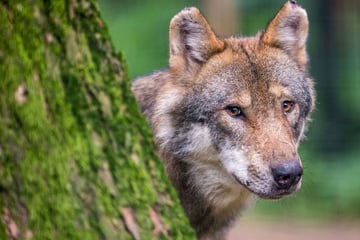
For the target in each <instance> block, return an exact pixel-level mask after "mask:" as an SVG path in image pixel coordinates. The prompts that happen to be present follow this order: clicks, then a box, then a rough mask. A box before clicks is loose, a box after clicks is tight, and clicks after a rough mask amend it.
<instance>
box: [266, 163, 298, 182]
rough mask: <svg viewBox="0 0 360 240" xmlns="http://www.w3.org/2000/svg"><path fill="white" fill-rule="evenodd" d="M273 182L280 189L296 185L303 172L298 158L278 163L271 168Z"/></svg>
mask: <svg viewBox="0 0 360 240" xmlns="http://www.w3.org/2000/svg"><path fill="white" fill-rule="evenodd" d="M271 171H272V174H273V177H274V180H275V183H276V185H277V187H278V188H280V189H289V188H290V187H292V186H294V185H296V184H297V183H298V182H299V181H300V179H301V176H302V174H303V168H302V167H301V165H300V162H299V161H298V160H293V161H286V162H282V163H279V164H277V165H275V166H274V167H272V168H271Z"/></svg>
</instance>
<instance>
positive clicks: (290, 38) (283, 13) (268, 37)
mask: <svg viewBox="0 0 360 240" xmlns="http://www.w3.org/2000/svg"><path fill="white" fill-rule="evenodd" d="M308 28H309V21H308V18H307V13H306V11H305V10H304V9H303V8H301V7H300V6H299V5H298V4H297V3H296V1H295V0H290V1H288V2H286V3H285V4H284V6H283V7H282V8H281V9H280V11H279V12H278V13H277V14H276V16H275V17H274V18H273V19H272V20H271V21H270V23H269V24H268V26H267V28H266V30H265V33H264V34H263V36H262V38H261V40H262V41H263V42H264V43H265V44H267V45H270V46H273V47H277V48H281V49H283V50H285V51H286V52H287V53H288V54H289V55H290V56H291V57H293V58H294V60H295V61H296V62H297V64H298V65H299V67H300V68H302V69H305V68H306V64H307V54H306V47H305V44H306V39H307V35H308Z"/></svg>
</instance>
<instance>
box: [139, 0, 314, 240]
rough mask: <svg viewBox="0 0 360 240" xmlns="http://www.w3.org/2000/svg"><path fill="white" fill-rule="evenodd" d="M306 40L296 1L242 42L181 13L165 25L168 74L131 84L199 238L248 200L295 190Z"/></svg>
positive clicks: (308, 101)
mask: <svg viewBox="0 0 360 240" xmlns="http://www.w3.org/2000/svg"><path fill="white" fill-rule="evenodd" d="M307 33H308V19H307V14H306V12H305V10H304V9H302V8H301V7H300V6H298V5H297V3H296V2H295V1H289V2H287V3H286V4H285V5H284V6H283V7H282V8H281V9H280V11H279V12H278V14H277V15H276V16H275V17H274V19H273V20H272V21H271V22H270V23H269V24H268V26H267V28H266V30H265V31H264V32H260V33H259V34H258V35H257V36H255V37H250V38H235V37H232V38H226V39H220V38H218V37H217V36H216V35H215V33H214V32H213V31H212V29H211V27H210V26H209V24H208V23H207V21H206V20H205V19H204V17H203V16H202V15H201V14H200V12H199V10H198V9H196V8H186V9H184V10H182V11H181V12H180V13H178V14H177V15H176V16H175V17H174V18H173V19H172V21H171V24H170V59H169V67H168V68H167V69H165V70H162V71H159V72H156V73H153V74H151V75H148V76H145V77H142V78H139V79H137V80H136V81H135V82H134V83H133V91H134V93H135V96H136V98H137V100H138V103H139V105H140V107H141V109H142V111H143V113H144V114H145V116H146V117H147V119H148V120H149V122H150V124H151V127H152V129H153V131H154V135H155V139H156V142H157V144H158V146H159V152H160V156H161V158H162V160H163V162H164V164H165V167H166V170H167V172H168V174H169V176H170V178H171V180H172V182H173V184H174V185H175V187H176V188H177V190H178V192H179V196H180V198H181V201H182V203H183V206H184V208H185V211H186V212H187V214H188V216H189V218H190V221H191V223H192V224H193V225H194V226H195V228H197V230H198V233H199V232H201V231H203V230H204V228H205V227H204V226H205V225H207V226H211V224H212V223H214V222H218V223H222V224H225V223H226V222H228V220H229V219H232V218H233V216H234V215H235V214H236V213H237V212H238V210H239V209H241V208H243V207H244V205H246V202H247V200H248V199H250V198H251V196H252V194H255V195H257V196H260V197H263V198H271V199H277V198H281V197H283V196H285V195H289V194H291V193H293V192H295V191H296V190H298V189H299V188H300V185H301V178H302V173H303V169H302V164H301V160H300V157H299V155H298V153H297V148H298V145H299V143H300V141H301V139H302V138H303V135H304V130H305V129H306V123H307V121H308V115H309V113H310V112H311V110H312V109H313V106H314V91H313V84H312V80H311V78H310V77H309V75H308V72H307V62H308V60H307V54H306V49H305V42H306V38H307ZM197 209H201V211H200V212H199V210H197ZM199 229H200V230H199ZM201 229H202V230H201ZM204 231H205V230H204Z"/></svg>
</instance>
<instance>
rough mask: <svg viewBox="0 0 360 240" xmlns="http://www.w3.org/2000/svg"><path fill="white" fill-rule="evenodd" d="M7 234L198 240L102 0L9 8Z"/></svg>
mask: <svg viewBox="0 0 360 240" xmlns="http://www.w3.org/2000/svg"><path fill="white" fill-rule="evenodd" d="M0 31H1V32H0V78H1V80H0V196H1V197H0V206H1V209H0V216H1V222H0V239H72V240H73V239H159V238H163V239H169V238H174V239H185V238H186V239H188V238H191V237H193V236H194V235H193V231H192V229H191V228H190V227H189V224H188V222H187V220H186V217H185V215H184V213H183V211H182V209H181V207H180V205H179V201H178V199H177V197H176V192H175V191H174V189H173V188H172V186H171V184H170V182H169V180H168V179H167V176H166V175H165V173H164V170H163V166H162V164H161V162H160V161H159V159H158V158H157V157H156V155H155V154H154V151H153V149H154V147H153V144H152V141H151V132H150V130H149V128H148V125H147V123H146V121H145V120H144V118H143V117H142V116H141V114H140V112H139V111H138V108H137V105H136V102H135V99H134V97H133V95H132V93H131V91H130V82H129V79H128V77H127V70H126V62H125V60H124V59H123V58H122V56H121V54H117V53H116V52H115V51H114V48H113V45H112V43H111V40H110V38H109V35H108V30H107V27H106V26H105V24H104V22H103V20H102V19H101V17H100V15H99V9H98V7H97V4H96V3H95V2H94V1H93V0H67V1H57V0H53V1H40V0H33V1H6V0H2V1H0Z"/></svg>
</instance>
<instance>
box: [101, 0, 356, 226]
mask: <svg viewBox="0 0 360 240" xmlns="http://www.w3.org/2000/svg"><path fill="white" fill-rule="evenodd" d="M217 2H220V3H221V5H220V6H219V5H217V4H216V0H203V1H195V0H184V1H180V0H157V1H153V0H100V1H99V5H100V9H101V12H102V16H103V18H104V19H105V21H106V22H107V24H108V27H109V30H110V33H111V36H112V40H113V43H114V45H115V47H116V48H117V50H118V51H121V52H123V53H124V55H125V57H126V59H127V61H128V67H129V72H130V75H131V78H134V77H136V76H139V75H142V74H147V73H149V72H151V71H153V70H156V69H159V68H163V67H166V65H167V59H168V26H169V22H170V20H171V18H172V16H174V15H175V14H176V13H177V12H178V11H180V10H181V9H182V8H184V7H186V6H196V7H198V8H200V9H201V10H202V12H203V13H204V15H205V16H206V17H207V18H208V20H209V22H210V24H211V25H213V27H214V28H215V31H216V32H218V33H219V34H220V35H222V34H224V35H227V34H229V31H230V32H231V33H232V34H233V35H240V36H241V35H243V36H248V35H254V34H256V33H257V31H258V30H261V29H264V28H265V27H266V24H267V22H268V21H269V20H270V19H271V18H272V17H273V16H274V14H275V13H276V12H277V11H278V10H279V8H280V7H281V6H282V4H283V3H284V1H283V0H251V1H250V0H248V1H245V0H224V1H217ZM299 4H300V5H301V6H302V7H304V8H305V9H306V10H307V12H308V16H309V21H310V33H309V40H308V52H309V56H310V59H311V62H310V73H311V75H312V76H313V77H314V79H315V82H316V90H317V108H316V110H315V112H314V114H313V115H312V116H313V117H312V119H313V122H312V123H311V125H310V127H309V131H308V133H307V140H306V141H305V142H304V143H303V144H302V145H301V147H300V155H301V157H302V160H303V164H304V168H305V176H304V179H303V187H302V190H301V191H300V192H299V193H297V194H295V195H294V196H293V197H290V198H287V199H285V200H281V201H277V202H273V201H263V200H260V201H258V203H257V204H256V206H255V207H254V209H253V210H251V211H250V212H252V214H255V215H256V214H261V215H264V214H265V215H267V216H268V215H270V216H276V217H281V216H288V217H291V216H296V217H303V218H312V219H339V218H342V219H349V220H351V219H360V157H359V156H360V15H359V14H360V12H359V9H360V8H359V5H360V4H359V1H356V0H342V1H336V0H326V1H325V0H318V1H311V0H301V1H299ZM215 26H216V27H215Z"/></svg>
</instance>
